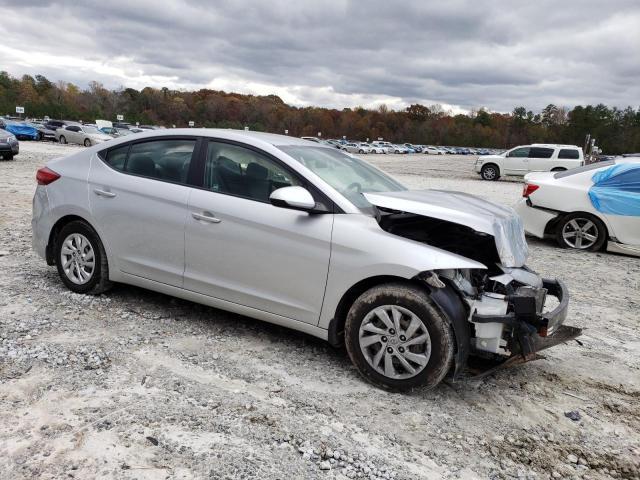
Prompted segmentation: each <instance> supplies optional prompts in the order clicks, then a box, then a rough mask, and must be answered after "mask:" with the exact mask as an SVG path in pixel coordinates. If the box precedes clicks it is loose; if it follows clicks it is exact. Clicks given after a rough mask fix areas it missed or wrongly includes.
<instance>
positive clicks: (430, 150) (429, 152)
mask: <svg viewBox="0 0 640 480" xmlns="http://www.w3.org/2000/svg"><path fill="white" fill-rule="evenodd" d="M422 153H426V154H427V155H444V151H443V150H440V149H439V148H437V147H431V146H425V147H422Z"/></svg>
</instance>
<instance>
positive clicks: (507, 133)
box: [0, 71, 640, 154]
mask: <svg viewBox="0 0 640 480" xmlns="http://www.w3.org/2000/svg"><path fill="white" fill-rule="evenodd" d="M18 105H19V106H23V107H25V115H27V116H29V117H31V118H42V117H44V116H49V117H50V118H56V119H66V120H82V121H84V122H94V121H95V120H96V119H106V120H115V118H116V115H118V114H121V115H124V118H125V121H128V122H131V123H135V122H140V124H155V125H164V126H167V127H170V126H173V125H175V126H177V127H184V126H187V125H188V122H189V121H194V122H195V125H196V126H198V127H217V128H237V129H242V128H245V127H249V129H251V130H258V131H268V132H275V133H284V132H285V130H286V131H288V134H289V135H294V136H316V135H317V134H318V132H321V135H322V137H323V138H342V137H343V136H345V137H346V138H349V139H355V140H366V139H367V138H369V139H370V140H375V139H377V138H383V139H384V140H388V141H391V142H410V143H417V144H433V145H452V146H468V147H488V148H510V147H512V146H515V145H522V144H527V143H566V144H572V145H580V146H581V145H583V143H584V139H585V136H586V135H587V134H591V136H592V137H595V138H596V139H597V143H598V145H599V146H600V147H601V148H602V150H603V152H604V153H606V154H619V153H629V152H639V151H640V107H636V108H635V109H634V107H627V108H625V109H619V108H617V107H608V106H606V105H603V104H599V105H595V106H593V105H587V106H576V107H574V108H573V109H568V108H565V107H562V106H556V105H548V106H547V107H545V108H544V109H543V110H542V111H541V112H538V113H534V112H532V111H531V110H527V109H526V108H525V107H522V106H518V107H516V108H514V109H513V111H512V112H511V113H495V112H489V111H487V110H485V109H480V110H475V111H472V112H470V113H469V114H458V115H453V114H452V113H450V112H447V111H445V110H444V109H443V108H442V107H441V106H440V105H430V106H426V105H420V104H415V105H411V106H409V107H407V108H406V109H404V110H400V111H396V110H392V109H389V108H387V107H386V106H385V105H382V106H381V107H379V108H377V109H366V108H361V107H357V108H344V109H342V110H338V109H330V108H319V107H295V106H291V105H287V104H286V103H284V102H283V101H282V99H280V98H279V97H278V96H276V95H266V96H256V95H244V94H239V93H228V92H222V91H216V90H210V89H201V90H198V91H190V92H188V91H177V90H170V89H168V88H159V89H158V88H152V87H146V88H143V89H142V90H135V89H133V88H120V89H117V90H109V89H107V88H105V87H104V86H103V85H102V84H100V83H99V82H91V83H89V85H88V88H86V89H81V88H79V87H78V86H76V85H74V84H72V83H68V82H63V81H58V82H52V81H50V80H49V79H47V78H46V77H44V76H42V75H36V76H35V78H34V77H32V76H30V75H24V76H22V78H15V77H13V76H11V75H10V74H8V73H7V72H4V71H2V72H0V113H2V114H12V112H15V107H16V106H18Z"/></svg>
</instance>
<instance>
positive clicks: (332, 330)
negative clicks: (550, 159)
mask: <svg viewBox="0 0 640 480" xmlns="http://www.w3.org/2000/svg"><path fill="white" fill-rule="evenodd" d="M37 180H38V187H37V189H36V192H35V197H34V200H33V222H32V224H33V245H34V248H35V250H36V251H37V252H38V253H39V254H40V255H41V256H42V257H43V258H44V259H46V261H47V263H48V264H49V265H55V266H56V268H57V270H58V273H59V275H60V278H61V280H62V282H63V283H64V284H65V285H66V286H67V287H68V288H69V289H70V290H72V291H74V292H76V293H85V294H99V293H103V292H105V291H107V290H108V289H109V287H110V286H111V285H112V284H113V283H114V282H121V283H126V284H131V285H137V286H139V287H144V288H148V289H150V290H155V291H158V292H162V293H165V294H168V295H174V296H176V297H181V298H184V299H187V300H191V301H193V302H198V303H202V304H206V305H210V306H213V307H216V308H221V309H224V310H229V311H232V312H236V313H240V314H243V315H248V316H250V317H254V318H257V319H260V320H265V321H268V322H272V323H276V324H278V325H284V326H286V327H290V328H293V329H295V330H299V331H302V332H306V333H308V334H310V335H315V336H317V337H320V338H322V339H325V340H328V341H329V342H330V343H331V344H332V345H335V346H336V347H340V346H346V349H347V352H348V354H349V356H350V358H351V360H352V361H353V363H354V364H355V365H356V367H357V368H358V370H359V371H360V372H361V373H362V374H363V375H364V376H365V377H366V378H367V379H369V380H370V381H372V382H373V383H375V384H377V385H381V386H384V387H387V388H393V389H407V388H412V387H416V386H423V385H424V386H429V387H432V386H434V385H436V384H438V383H439V382H440V381H441V380H442V379H443V378H444V377H445V375H447V374H450V375H451V376H452V377H453V378H458V377H459V376H460V375H461V374H462V373H463V372H464V371H465V367H467V364H468V360H469V358H470V357H471V356H473V357H480V358H481V359H482V360H483V362H482V365H484V366H487V365H490V366H491V367H499V366H502V365H508V364H512V363H517V362H520V361H526V360H531V359H534V358H536V354H537V352H538V351H540V350H542V349H544V348H547V347H549V346H551V345H555V344H557V343H559V342H561V341H564V340H567V339H568V338H573V337H575V336H577V335H579V334H580V330H579V329H575V328H572V327H567V326H563V322H564V319H565V316H566V314H567V307H568V294H567V292H566V289H565V287H564V285H563V283H562V282H560V281H558V280H548V279H543V278H541V277H540V276H538V275H537V274H535V273H534V272H532V271H531V270H530V269H528V268H527V267H526V266H525V261H526V258H527V244H526V242H525V238H524V231H523V228H522V224H521V222H520V219H519V217H518V216H517V215H516V214H515V212H514V211H513V210H512V209H510V208H507V207H502V206H500V205H496V204H494V203H491V202H488V201H486V200H482V199H480V198H476V197H474V196H471V195H467V194H463V193H448V192H444V191H439V190H431V191H429V190H426V191H409V190H407V189H406V188H405V187H404V186H403V185H402V184H400V183H399V182H397V181H396V180H394V179H393V178H391V177H390V176H388V175H386V174H385V173H383V172H382V171H380V170H378V169H376V168H375V167H373V166H371V165H369V164H368V163H366V162H364V161H362V160H361V159H358V158H355V157H353V156H351V155H349V154H345V153H344V152H341V151H339V150H336V149H334V148H330V147H325V146H322V145H319V144H317V143H314V142H309V141H305V140H301V139H296V138H293V137H288V136H280V135H270V134H264V133H256V132H245V131H233V130H210V129H176V130H156V131H149V132H144V133H140V134H138V135H135V136H133V135H130V136H128V137H122V138H118V139H114V140H111V141H110V142H108V143H105V144H101V145H95V146H93V147H90V148H87V149H84V150H82V151H79V152H77V153H74V154H73V155H70V156H68V157H66V158H61V159H56V160H52V161H50V162H49V163H48V164H47V166H46V167H44V168H42V169H40V170H39V171H38V173H37ZM548 296H554V297H557V300H558V302H557V304H556V306H555V308H553V309H549V308H547V309H545V308H544V306H545V300H546V298H547V297H548Z"/></svg>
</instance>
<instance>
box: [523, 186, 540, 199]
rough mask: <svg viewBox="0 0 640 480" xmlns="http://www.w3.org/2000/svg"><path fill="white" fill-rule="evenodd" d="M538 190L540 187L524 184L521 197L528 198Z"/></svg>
mask: <svg viewBox="0 0 640 480" xmlns="http://www.w3.org/2000/svg"><path fill="white" fill-rule="evenodd" d="M539 188H540V185H534V184H533V183H525V184H524V188H523V189H522V196H523V197H528V196H529V195H531V194H532V193H533V192H535V191H536V190H538V189H539Z"/></svg>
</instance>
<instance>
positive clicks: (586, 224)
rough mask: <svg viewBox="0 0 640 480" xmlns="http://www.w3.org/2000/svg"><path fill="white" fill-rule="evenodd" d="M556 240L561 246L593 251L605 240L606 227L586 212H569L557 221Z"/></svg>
mask: <svg viewBox="0 0 640 480" xmlns="http://www.w3.org/2000/svg"><path fill="white" fill-rule="evenodd" d="M556 241H557V242H558V244H559V245H560V246H561V247H563V248H574V249H576V250H588V251H591V252H595V251H598V250H600V249H601V248H602V246H603V245H604V242H606V241H607V227H605V225H604V223H602V220H600V219H599V218H597V217H594V216H593V215H590V214H588V213H570V214H569V215H566V216H565V217H564V218H563V219H562V220H561V221H560V222H558V226H557V228H556Z"/></svg>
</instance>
